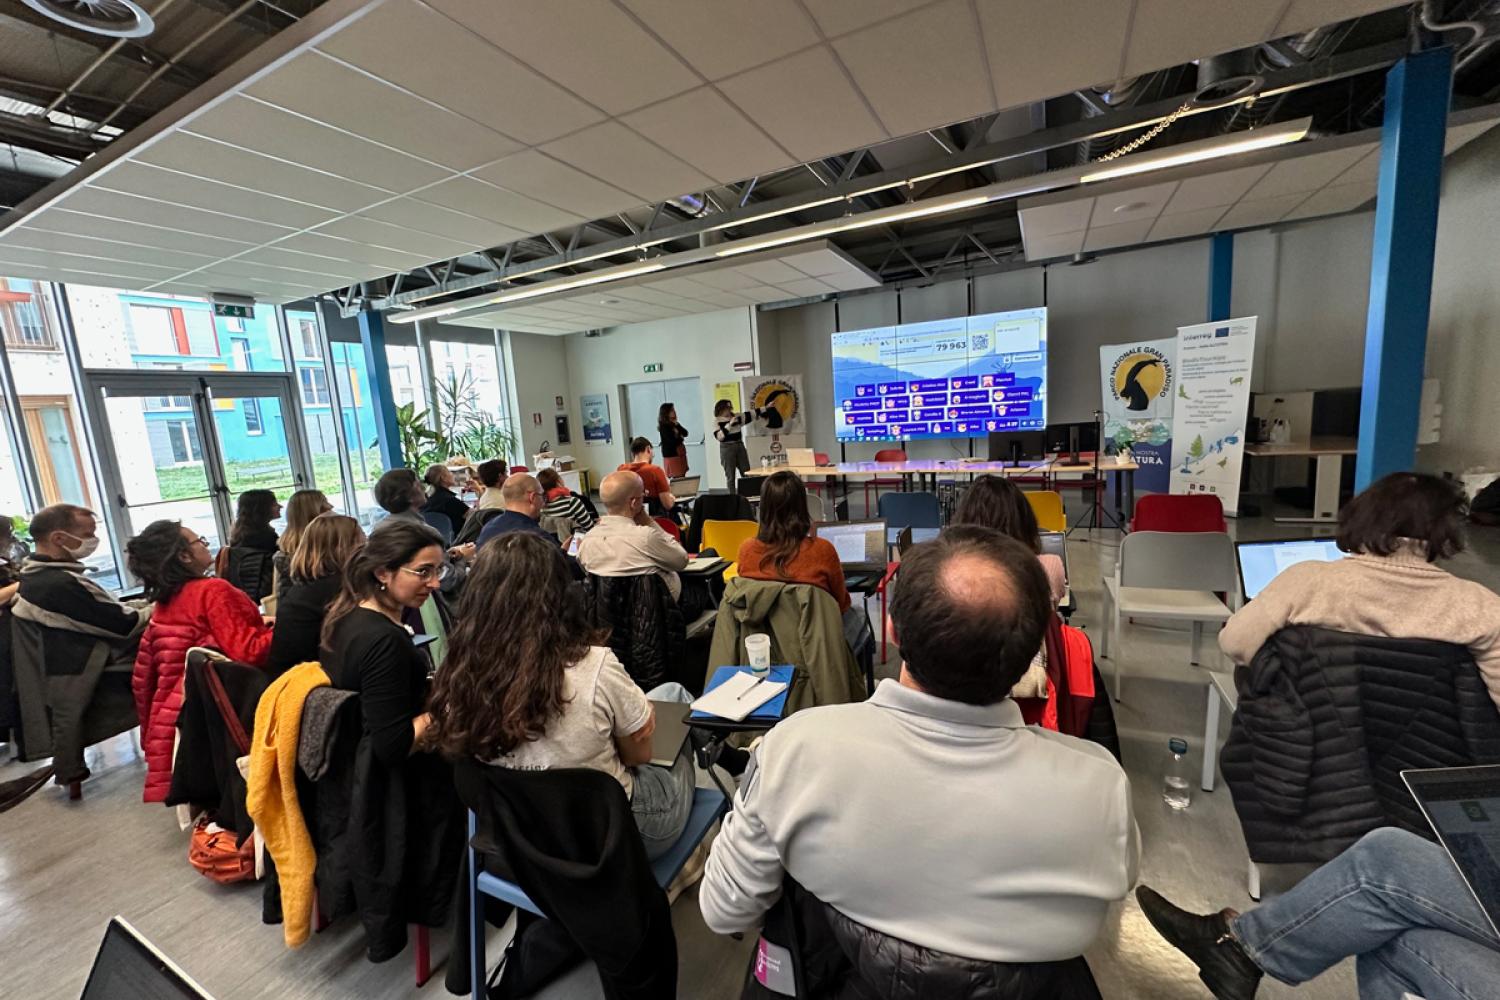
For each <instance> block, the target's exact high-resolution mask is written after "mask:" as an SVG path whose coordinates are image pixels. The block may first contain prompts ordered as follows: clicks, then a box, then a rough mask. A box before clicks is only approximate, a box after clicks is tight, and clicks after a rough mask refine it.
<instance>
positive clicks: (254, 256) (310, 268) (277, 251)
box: [236, 243, 349, 274]
mask: <svg viewBox="0 0 1500 1000" xmlns="http://www.w3.org/2000/svg"><path fill="white" fill-rule="evenodd" d="M236 259H237V260H243V261H248V262H250V263H252V264H275V265H276V266H278V267H286V268H290V269H292V270H294V271H299V270H300V271H307V272H309V273H311V274H324V273H327V274H343V273H344V272H345V271H346V270H348V265H349V262H348V261H347V260H337V259H335V258H332V257H325V256H322V255H320V254H312V253H303V252H301V251H298V250H288V249H287V248H286V247H285V246H284V245H282V244H280V243H275V244H272V245H271V246H268V247H257V248H256V249H254V250H250V251H247V252H246V253H243V254H241V255H240V256H239V257H237V258H236Z"/></svg>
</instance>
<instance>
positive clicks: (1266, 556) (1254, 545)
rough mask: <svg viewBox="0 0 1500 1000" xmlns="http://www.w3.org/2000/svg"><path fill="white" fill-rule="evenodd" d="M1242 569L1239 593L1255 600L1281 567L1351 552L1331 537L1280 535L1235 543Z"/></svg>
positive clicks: (1280, 570)
mask: <svg viewBox="0 0 1500 1000" xmlns="http://www.w3.org/2000/svg"><path fill="white" fill-rule="evenodd" d="M1234 551H1235V556H1236V562H1238V563H1239V570H1240V593H1242V594H1244V595H1245V600H1247V601H1249V600H1253V599H1254V598H1255V595H1257V594H1259V593H1260V592H1261V591H1262V590H1264V589H1265V587H1266V584H1268V583H1270V582H1271V581H1272V580H1274V579H1276V577H1277V576H1278V575H1280V573H1281V572H1282V570H1284V569H1286V568H1287V567H1288V566H1295V565H1296V564H1297V563H1299V562H1313V561H1316V562H1335V561H1337V560H1339V559H1342V558H1344V556H1345V555H1347V554H1348V553H1346V552H1342V551H1340V550H1339V547H1338V545H1337V544H1336V543H1335V542H1334V540H1333V539H1332V538H1280V539H1273V540H1271V541H1262V542H1236V543H1235V546H1234Z"/></svg>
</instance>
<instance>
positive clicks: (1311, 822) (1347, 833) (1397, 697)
mask: <svg viewBox="0 0 1500 1000" xmlns="http://www.w3.org/2000/svg"><path fill="white" fill-rule="evenodd" d="M1235 680H1236V685H1237V687H1238V689H1239V706H1238V708H1237V709H1236V710H1235V713H1234V721H1233V723H1232V724H1231V726H1230V733H1229V742H1228V743H1227V744H1226V745H1225V747H1224V752H1223V754H1222V756H1221V757H1220V759H1219V761H1220V768H1221V769H1222V770H1223V772H1224V780H1225V783H1226V784H1228V785H1229V790H1230V793H1231V794H1232V795H1233V796H1234V807H1235V811H1236V812H1238V813H1239V817H1240V825H1241V827H1242V828H1243V830H1244V833H1245V843H1246V844H1247V845H1248V847H1249V849H1250V857H1251V859H1253V860H1255V861H1258V862H1265V863H1270V864H1292V863H1299V862H1320V861H1328V860H1330V859H1332V858H1334V857H1336V856H1337V855H1338V854H1339V853H1340V852H1341V851H1343V850H1344V849H1345V848H1346V847H1348V846H1349V845H1350V844H1352V843H1354V842H1355V841H1356V840H1358V839H1359V838H1360V837H1361V836H1363V835H1364V834H1366V833H1368V832H1369V831H1371V830H1374V829H1376V828H1377V827H1382V826H1398V827H1401V828H1402V829H1405V830H1409V831H1411V832H1413V833H1417V834H1421V835H1423V836H1427V837H1430V836H1431V831H1430V828H1429V827H1428V825H1427V823H1426V822H1425V821H1424V820H1423V818H1422V814H1421V812H1420V811H1419V810H1418V809H1417V806H1416V803H1415V802H1413V801H1412V798H1411V795H1410V793H1409V792H1408V791H1407V790H1406V785H1405V784H1404V783H1403V782H1402V780H1401V772H1402V771H1403V770H1406V769H1408V768H1423V767H1459V766H1463V765H1469V764H1494V763H1500V713H1497V712H1496V710H1495V703H1494V702H1493V701H1491V700H1490V696H1489V693H1488V691H1487V690H1486V688H1485V685H1484V681H1483V680H1482V679H1481V678H1480V676H1479V671H1478V669H1477V668H1476V667H1475V666H1474V660H1473V657H1472V656H1471V655H1470V654H1469V651H1468V650H1467V649H1466V648H1465V647H1463V646H1458V645H1454V644H1452V643H1446V642H1436V641H1433V640H1428V639H1389V638H1382V637H1375V636H1363V635H1350V634H1347V633H1344V632H1334V631H1332V630H1329V629H1322V628H1313V627H1311V626H1305V625H1297V626H1292V627H1289V628H1284V629H1282V630H1281V631H1279V632H1277V633H1276V634H1275V635H1273V636H1271V638H1270V639H1268V640H1266V643H1265V645H1264V646H1262V647H1261V648H1260V651H1259V652H1258V653H1256V654H1255V659H1254V661H1253V662H1252V663H1251V664H1250V666H1249V667H1243V668H1241V669H1240V670H1239V671H1238V672H1237V675H1236V678H1235Z"/></svg>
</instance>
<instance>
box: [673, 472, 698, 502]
mask: <svg viewBox="0 0 1500 1000" xmlns="http://www.w3.org/2000/svg"><path fill="white" fill-rule="evenodd" d="M667 485H668V486H669V487H671V490H672V496H673V497H674V498H676V499H678V500H692V499H695V498H696V497H697V496H698V490H699V488H700V487H701V486H702V485H703V477H702V476H683V477H682V478H680V479H673V480H670V481H669V482H668V483H667Z"/></svg>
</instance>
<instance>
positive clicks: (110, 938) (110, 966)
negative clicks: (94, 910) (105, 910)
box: [79, 917, 213, 1000]
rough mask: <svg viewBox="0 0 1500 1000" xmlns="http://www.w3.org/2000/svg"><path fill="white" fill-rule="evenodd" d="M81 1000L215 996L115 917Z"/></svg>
mask: <svg viewBox="0 0 1500 1000" xmlns="http://www.w3.org/2000/svg"><path fill="white" fill-rule="evenodd" d="M79 1000H213V996H212V995H210V994H209V992H208V991H207V990H205V989H204V988H203V987H201V986H199V985H198V984H197V983H195V982H193V978H192V977H191V976H189V975H188V974H187V973H186V972H183V971H182V969H180V968H178V967H177V964H176V963H175V962H173V961H172V960H171V959H170V958H168V957H167V956H165V955H163V954H162V953H161V952H160V951H159V950H157V948H156V947H155V946H153V945H152V944H151V942H150V941H147V940H146V939H145V938H144V937H142V936H141V934H140V932H139V931H137V930H136V929H135V928H134V927H132V926H130V924H129V923H127V922H126V920H125V918H124V917H115V918H114V919H112V920H111V921H110V922H109V926H108V927H106V928H105V929H104V940H103V941H102V942H101V943H100V944H99V951H98V953H97V954H96V955H94V967H93V968H92V969H90V970H89V978H88V982H86V983H85V984H84V986H83V993H82V994H80V995H79Z"/></svg>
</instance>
